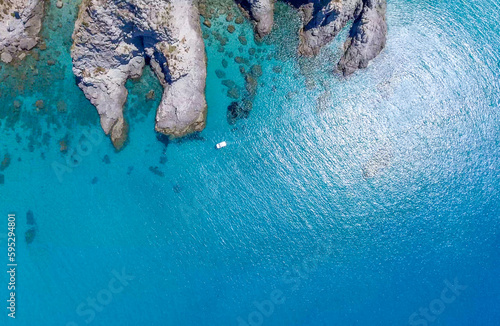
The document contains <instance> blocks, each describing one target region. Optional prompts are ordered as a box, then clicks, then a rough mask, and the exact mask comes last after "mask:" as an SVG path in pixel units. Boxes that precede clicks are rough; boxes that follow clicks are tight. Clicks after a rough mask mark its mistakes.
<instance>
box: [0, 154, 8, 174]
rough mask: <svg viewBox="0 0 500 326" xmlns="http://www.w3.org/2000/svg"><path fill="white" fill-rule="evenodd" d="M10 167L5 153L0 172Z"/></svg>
mask: <svg viewBox="0 0 500 326" xmlns="http://www.w3.org/2000/svg"><path fill="white" fill-rule="evenodd" d="M9 165H10V155H9V154H8V153H7V154H5V155H4V156H3V160H2V163H0V171H3V170H5V169H6V168H8V167H9Z"/></svg>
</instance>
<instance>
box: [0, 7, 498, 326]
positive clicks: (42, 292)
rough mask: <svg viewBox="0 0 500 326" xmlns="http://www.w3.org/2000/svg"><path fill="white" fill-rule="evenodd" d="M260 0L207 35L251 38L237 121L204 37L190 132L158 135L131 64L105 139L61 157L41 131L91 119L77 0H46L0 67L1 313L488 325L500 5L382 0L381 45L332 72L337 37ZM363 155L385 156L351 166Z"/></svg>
mask: <svg viewBox="0 0 500 326" xmlns="http://www.w3.org/2000/svg"><path fill="white" fill-rule="evenodd" d="M278 9H279V10H278V13H277V14H276V18H277V27H276V29H277V30H276V31H275V32H274V35H273V36H272V39H273V41H275V42H273V43H272V44H270V45H268V44H261V45H255V44H254V43H253V37H252V36H251V26H250V25H249V24H244V25H236V28H237V31H236V32H235V33H234V34H229V33H227V32H225V33H224V35H225V36H227V37H228V38H229V43H228V44H227V45H226V46H225V52H226V53H227V52H233V53H234V55H235V56H236V55H242V56H246V57H248V54H247V51H248V49H249V48H251V47H253V48H255V49H257V51H258V52H257V55H259V56H260V59H257V58H255V57H254V59H253V62H254V63H256V62H259V63H260V64H261V65H262V68H263V71H264V74H263V76H262V77H261V78H260V79H259V87H258V91H257V95H256V97H255V98H254V102H253V111H252V112H251V115H250V117H249V118H248V119H244V120H241V121H238V122H237V123H236V124H235V125H229V124H228V121H227V119H226V110H227V106H228V105H229V104H230V103H231V101H232V100H231V99H230V98H227V97H226V96H225V94H226V91H227V88H226V87H225V86H223V85H221V79H219V78H218V77H217V76H216V73H215V71H216V70H217V69H220V70H224V71H225V72H226V74H227V78H229V79H232V80H234V81H235V82H236V83H237V84H239V86H240V87H241V88H243V87H244V81H243V77H242V76H241V75H240V72H239V71H238V65H237V64H235V63H234V61H233V59H232V58H228V57H227V56H226V54H225V53H222V52H218V49H219V43H218V42H217V41H216V40H215V39H214V37H213V36H211V37H210V38H209V39H207V40H206V43H207V52H208V53H207V54H208V61H209V63H208V81H207V91H206V93H207V101H208V105H209V113H208V123H207V128H206V129H205V130H204V131H203V132H202V133H200V134H199V135H197V136H196V137H191V138H189V139H185V140H182V141H171V142H170V143H169V144H168V146H166V145H165V144H164V143H163V142H161V141H159V140H158V139H157V135H156V134H155V132H154V130H153V129H154V128H153V126H154V114H155V108H156V106H157V104H158V101H159V95H158V94H161V90H160V86H159V85H158V83H157V82H156V81H155V78H154V76H153V75H152V73H151V72H150V70H149V69H148V68H146V69H145V71H144V76H143V78H142V79H141V80H140V81H131V82H129V83H128V86H129V91H130V94H129V99H128V102H127V105H126V115H127V118H128V120H129V122H130V127H131V129H130V135H129V139H130V140H129V143H128V144H127V146H126V148H125V149H124V150H123V151H121V152H119V153H116V152H115V151H114V149H113V148H112V146H111V144H110V141H109V140H108V139H107V138H104V137H102V138H100V137H98V138H97V140H95V142H93V143H91V148H88V151H86V152H85V156H83V157H82V158H81V159H80V160H79V161H78V162H71V161H68V162H66V160H65V157H66V156H65V155H64V154H63V153H61V152H60V140H62V139H64V140H65V141H66V144H67V146H68V149H69V151H71V150H76V149H77V148H79V144H83V145H81V146H83V147H82V149H81V150H83V149H84V147H85V146H84V145H85V144H84V141H85V140H88V139H87V138H86V137H87V136H85V135H88V134H91V135H101V131H100V127H99V125H98V116H97V113H96V111H95V109H94V108H93V107H92V106H91V105H90V103H89V102H88V101H87V100H86V99H85V97H84V96H83V93H82V92H81V91H80V90H79V89H78V87H77V86H76V85H75V82H74V77H73V75H72V73H71V58H70V56H69V47H70V45H71V33H72V23H73V17H74V15H75V13H76V11H75V10H76V4H74V3H71V4H68V3H66V5H65V7H64V9H62V10H57V9H56V8H55V3H51V8H50V10H49V16H48V18H47V19H46V20H45V22H44V31H43V35H44V36H45V37H46V39H45V42H46V44H47V50H46V51H40V52H39V56H40V58H39V61H36V60H34V59H33V58H32V57H29V58H28V59H27V60H26V61H24V62H23V64H22V65H21V66H18V67H8V66H6V65H2V69H1V70H0V96H1V97H0V100H1V107H0V128H1V136H0V137H1V138H0V139H1V141H0V150H1V152H0V154H1V157H0V159H3V158H4V155H5V154H6V153H8V154H9V156H10V159H11V161H10V165H9V166H8V167H7V168H6V169H4V170H3V171H0V173H1V174H2V175H3V176H4V183H3V184H0V195H1V203H0V214H1V215H2V216H4V219H2V220H4V221H6V220H7V214H8V213H11V212H15V213H16V214H17V247H16V249H17V261H18V264H19V265H18V267H17V268H18V274H17V283H18V284H17V316H16V317H17V318H16V320H15V321H13V320H11V319H10V318H8V317H7V310H6V309H5V308H2V310H0V311H3V312H2V313H1V314H0V324H2V325H14V324H15V325H30V326H31V325H61V326H75V325H87V324H91V325H124V326H125V325H134V326H135V325H221V326H222V325H245V324H244V322H240V321H239V320H238V318H241V319H240V320H245V322H246V323H248V324H249V325H315V326H316V325H412V324H413V325H427V324H428V325H498V324H499V320H500V309H499V306H500V284H499V282H498V275H500V264H499V261H500V222H499V214H500V198H499V186H500V155H499V154H500V152H499V145H500V135H499V132H498V131H499V128H500V111H499V106H500V80H499V77H498V76H499V74H500V27H499V25H498V24H497V22H498V21H500V6H499V4H498V3H497V2H496V0H482V1H464V0H460V1H452V2H444V1H426V0H412V1H403V0H389V3H388V15H387V19H388V24H389V35H388V44H387V48H386V49H385V50H384V52H383V53H382V54H381V55H380V56H379V57H378V58H377V59H375V60H374V61H373V63H372V64H371V65H370V67H369V68H368V69H366V70H363V71H359V72H358V73H356V74H355V75H354V76H352V77H350V78H348V79H344V78H340V77H339V76H338V75H336V74H334V73H332V68H333V66H334V65H335V63H336V62H337V61H338V58H339V57H340V54H341V50H340V47H341V44H342V37H341V38H340V39H339V40H336V41H334V42H333V43H332V44H331V45H330V46H329V47H327V48H325V49H323V51H322V53H321V54H320V56H319V57H318V58H316V59H313V60H306V59H297V58H295V57H294V56H293V55H292V56H290V54H293V53H294V50H293V49H294V48H295V47H296V42H297V40H296V39H297V36H296V35H295V34H287V33H288V32H289V31H293V30H294V28H295V27H296V24H297V17H295V16H294V15H293V12H291V11H290V10H286V8H285V7H284V6H283V5H280V6H279V8H278ZM291 17H294V19H290V18H291ZM58 24H61V25H60V26H58ZM223 24H226V25H227V23H225V19H224V18H223V17H221V20H220V22H219V23H217V22H214V24H213V25H214V26H213V27H212V30H213V29H218V30H219V31H225V28H226V25H223ZM204 31H205V32H207V29H206V28H205V27H204ZM208 32H210V31H208ZM240 33H244V34H245V35H246V36H247V39H248V41H249V44H248V45H247V46H244V47H243V46H241V45H240V43H239V41H238V35H240ZM346 33H347V30H346V31H344V33H343V35H344V36H345V35H346ZM284 36H287V37H284ZM239 47H242V51H243V54H241V53H240V51H239V49H238V48H239ZM259 50H260V51H259ZM264 51H265V52H264ZM268 54H272V55H273V58H271V60H265V59H264V58H267V55H268ZM275 54H276V55H275ZM223 58H225V59H226V60H227V61H228V62H229V65H228V67H227V68H223V66H222V63H221V60H222V59H223ZM49 59H53V60H56V64H55V65H54V66H49V65H47V60H49ZM276 66H280V67H281V69H282V71H281V72H280V73H277V72H276V71H275V70H276V69H273V68H274V67H276ZM35 69H36V70H37V71H38V74H37V75H35V74H34V70H35ZM150 89H155V90H156V94H157V95H156V98H155V100H152V101H147V100H146V99H145V97H144V94H145V93H147V92H148V91H149V90H150ZM40 99H43V100H44V108H43V109H41V110H36V107H35V105H34V103H35V101H37V100H40ZM14 100H17V101H19V103H20V104H21V106H20V108H19V109H15V107H14V104H13V103H14ZM61 101H63V102H64V103H63V104H61V103H62V102H61ZM60 102H61V103H60ZM64 106H66V110H63V109H62V108H63V107H64ZM58 107H59V110H58V109H57V108H58ZM61 111H62V112H61ZM222 140H226V141H227V142H228V146H227V147H226V148H224V149H223V150H215V149H214V145H215V144H216V143H218V142H220V141H222ZM377 153H384V159H383V160H382V161H384V162H385V168H383V169H380V170H379V171H377V173H375V176H374V177H372V178H364V177H363V169H364V168H365V169H366V167H367V166H370V165H372V166H373V165H374V166H380V164H379V163H380V161H381V159H380V155H379V154H377ZM68 164H70V165H71V168H67V169H66V170H62V171H63V172H61V170H58V171H59V175H57V174H56V173H55V171H54V166H56V167H59V168H60V167H61V166H67V165H68ZM377 164H378V165H377ZM153 172H156V173H153ZM28 210H31V211H32V212H33V216H34V219H35V222H36V226H35V228H36V237H35V239H34V240H33V242H32V243H30V244H27V243H26V241H25V240H24V234H25V232H26V231H27V230H28V229H29V228H31V227H33V226H32V225H28V221H27V219H26V213H27V211H28ZM6 224H7V223H6V222H5V223H4V224H2V225H4V226H3V228H4V230H0V248H4V249H1V250H0V251H1V252H4V254H5V259H4V261H6V258H7V254H6V248H7V240H6V236H5V233H6V232H4V231H7V225H6ZM4 266H5V265H4ZM4 268H6V267H4ZM6 269H7V268H6ZM122 273H125V274H126V275H129V276H130V277H129V278H126V279H123V278H122V282H121V283H120V281H119V280H118V281H116V274H122ZM1 275H2V276H1V277H0V279H1V280H2V282H1V284H2V287H1V288H0V294H1V297H2V298H3V300H7V298H8V291H7V288H6V283H7V281H8V277H7V276H8V275H6V273H1ZM455 282H458V284H460V287H459V288H458V289H456V288H453V289H454V290H455V293H454V292H453V291H451V290H449V286H447V284H450V283H451V284H453V283H455ZM452 287H453V286H452ZM464 287H465V288H464ZM110 288H111V289H113V290H114V292H116V293H114V294H112V292H110V291H109V289H110ZM446 288H448V290H445V289H446ZM443 291H444V292H443ZM443 293H444V294H443ZM109 294H111V295H112V296H111V297H109ZM443 295H444V297H443ZM96 297H97V298H98V300H97V301H96V303H95V304H96V306H94V307H91V306H90V305H91V304H92V302H91V301H90V302H87V298H89V299H90V300H92V298H96ZM273 299H274V302H275V303H273V307H272V309H271V306H270V305H269V302H272V301H269V300H273ZM3 300H2V302H4V305H5V307H6V306H7V304H6V301H3ZM283 301H284V302H283ZM258 306H260V307H261V309H263V311H264V313H262V312H258V308H257V307H258ZM421 308H424V309H425V308H426V309H430V310H429V311H428V312H427V313H426V312H425V310H419V309H421ZM256 311H257V312H256ZM424 314H426V315H427V319H426V317H425V315H424ZM412 315H413V317H412ZM249 319H250V321H249ZM87 322H89V323H87Z"/></svg>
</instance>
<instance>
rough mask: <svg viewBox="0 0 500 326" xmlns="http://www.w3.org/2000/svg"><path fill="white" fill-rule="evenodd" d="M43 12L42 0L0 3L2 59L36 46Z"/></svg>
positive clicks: (10, 0) (8, 0) (19, 0)
mask: <svg viewBox="0 0 500 326" xmlns="http://www.w3.org/2000/svg"><path fill="white" fill-rule="evenodd" d="M43 10H44V1H43V0H4V1H0V53H1V54H2V56H4V58H8V57H9V56H10V57H14V56H18V53H19V52H22V51H29V50H31V49H32V48H34V47H35V46H36V44H37V42H38V39H39V38H38V33H39V32H40V29H41V27H42V18H43ZM3 61H4V60H3ZM4 62H5V61H4Z"/></svg>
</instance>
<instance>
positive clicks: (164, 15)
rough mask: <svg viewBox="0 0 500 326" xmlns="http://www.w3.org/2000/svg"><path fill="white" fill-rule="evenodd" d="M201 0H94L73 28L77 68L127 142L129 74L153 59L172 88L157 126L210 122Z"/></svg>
mask: <svg viewBox="0 0 500 326" xmlns="http://www.w3.org/2000/svg"><path fill="white" fill-rule="evenodd" d="M195 4H196V3H195V1H194V0H165V1H154V0H138V1H133V2H132V1H128V0H127V1H122V0H104V1H103V0H88V1H84V2H83V3H82V5H81V7H80V12H79V15H78V19H77V21H76V24H75V31H74V33H73V47H72V51H71V56H72V58H73V72H74V74H75V76H76V79H77V83H78V86H79V87H80V88H81V89H82V90H83V92H84V93H85V96H86V97H87V98H88V99H89V100H90V101H91V103H92V104H94V105H95V106H96V108H97V111H98V113H99V115H100V117H101V126H102V128H103V130H104V132H105V133H106V134H108V135H111V140H112V142H113V144H114V145H115V147H116V148H120V147H121V146H123V143H124V141H125V139H126V137H127V129H128V128H127V124H126V121H125V119H124V116H123V105H124V103H125V101H126V98H127V89H126V88H125V82H126V81H127V79H129V78H139V77H140V76H141V74H142V69H143V67H144V65H145V63H146V59H147V60H148V61H149V63H150V65H151V67H152V69H153V70H154V72H155V74H156V76H157V77H158V79H159V81H160V83H161V84H162V86H163V88H164V92H163V96H162V100H161V102H160V105H159V107H158V110H157V115H156V128H155V129H156V131H158V132H161V133H164V134H166V135H171V136H174V137H180V136H183V135H185V134H188V133H190V132H194V131H200V130H202V129H203V128H204V127H205V118H206V101H205V79H206V56H205V48H204V43H203V39H202V35H201V28H200V18H199V13H198V9H197V6H196V5H195Z"/></svg>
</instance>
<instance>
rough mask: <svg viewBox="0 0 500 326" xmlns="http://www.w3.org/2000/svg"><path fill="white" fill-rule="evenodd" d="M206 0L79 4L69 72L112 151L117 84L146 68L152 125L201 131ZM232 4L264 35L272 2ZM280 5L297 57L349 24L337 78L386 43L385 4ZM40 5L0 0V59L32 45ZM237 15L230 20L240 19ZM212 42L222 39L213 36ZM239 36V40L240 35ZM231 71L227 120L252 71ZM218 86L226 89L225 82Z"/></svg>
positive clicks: (314, 0) (121, 91)
mask: <svg viewBox="0 0 500 326" xmlns="http://www.w3.org/2000/svg"><path fill="white" fill-rule="evenodd" d="M211 1H212V2H214V3H215V2H217V1H218V0H200V1H198V0H162V1H157V0H134V1H132V0H82V3H81V5H80V9H79V14H78V17H77V20H76V23H75V29H74V32H73V45H72V47H71V57H72V60H73V73H74V75H75V77H76V83H77V85H78V86H79V87H80V88H81V89H82V91H83V93H84V94H85V96H86V97H87V98H88V99H89V100H90V102H91V103H92V104H93V105H94V106H95V107H96V109H97V111H98V113H99V116H100V123H101V126H102V129H103V130H104V132H105V133H106V134H107V135H109V136H110V138H111V141H112V143H113V145H114V146H115V148H116V149H118V150H119V149H121V148H122V147H123V146H124V144H125V142H126V140H127V133H128V124H127V121H125V118H124V114H123V107H124V104H125V102H126V99H127V95H128V92H127V89H126V87H125V83H126V82H127V80H128V79H135V78H140V77H141V75H142V71H143V68H144V66H145V65H149V66H150V67H151V68H152V70H153V71H154V73H155V75H156V77H157V78H158V80H159V82H160V83H161V85H162V86H163V94H162V98H161V101H160V103H159V105H158V108H157V113H156V123H155V130H156V131H157V132H160V133H162V134H165V135H167V136H170V137H182V136H185V135H187V134H189V133H192V132H196V131H201V130H203V129H204V127H205V124H206V122H205V120H206V115H207V104H206V99H205V86H206V76H207V70H206V64H207V58H206V54H205V44H204V40H203V39H204V38H206V37H205V35H203V34H202V29H201V20H200V17H203V25H204V28H208V29H209V28H210V26H211V22H210V19H211V18H212V14H214V12H215V11H216V10H214V8H212V7H211V6H215V4H211V3H210V2H211ZM234 1H235V2H236V4H237V5H238V7H239V8H240V11H241V13H243V15H244V16H246V17H247V18H248V19H250V20H251V21H252V22H253V25H254V29H255V36H256V40H258V41H259V42H261V41H262V40H264V39H266V36H267V35H268V34H270V33H271V32H272V29H273V25H274V17H273V16H274V10H275V0H234ZM284 2H286V3H287V4H288V5H290V6H292V7H293V8H295V10H296V11H297V12H298V14H299V16H300V18H301V27H300V29H299V31H297V32H298V34H299V44H298V49H297V53H298V54H299V55H302V56H306V57H307V56H315V55H317V54H318V53H319V51H320V49H321V48H322V47H323V46H325V45H326V44H328V43H329V42H330V41H332V40H333V39H334V38H335V37H336V36H337V35H338V34H339V32H340V31H341V30H342V29H343V28H344V27H345V26H346V25H347V24H348V23H349V22H350V21H352V22H353V24H352V27H351V30H350V32H349V36H348V38H347V40H346V41H345V43H344V53H343V55H342V57H341V59H340V60H339V62H338V64H337V66H336V67H335V69H336V70H337V71H339V72H341V73H342V74H343V75H344V76H348V75H350V74H352V73H354V72H355V71H356V70H357V69H360V68H366V67H367V66H368V63H369V62H370V61H371V60H372V59H374V58H375V57H376V56H377V55H378V54H379V53H380V52H381V51H382V49H383V48H384V47H385V43H386V34H387V24H386V20H385V14H386V0H331V1H324V0H284ZM221 3H222V2H221ZM43 6H44V1H43V0H0V9H1V12H0V18H1V19H0V55H1V59H2V61H4V62H7V63H8V62H12V61H15V60H19V59H22V58H23V57H24V56H25V54H24V52H25V51H29V50H30V49H32V48H33V47H35V46H36V44H37V42H38V36H37V35H38V33H39V32H40V29H41V20H42V17H43V10H44V8H43ZM57 6H58V7H60V6H59V5H57ZM219 6H220V7H221V8H222V9H221V12H222V14H224V12H230V9H228V8H229V7H230V6H233V7H234V3H232V4H231V2H230V0H227V1H226V3H225V4H224V5H222V4H219ZM217 11H218V10H217ZM236 11H238V9H237V8H236ZM239 15H240V17H238V18H237V19H236V20H235V23H236V24H241V23H242V21H244V19H243V17H241V14H239ZM233 19H234V18H233V14H232V13H229V14H227V21H228V22H230V21H232V20H233ZM234 30H235V27H234V26H233V25H230V26H228V32H229V33H233V32H234ZM205 34H206V33H205ZM214 35H219V34H217V33H215V34H214ZM219 38H220V40H223V39H224V37H222V36H220V35H219ZM239 40H240V42H241V43H242V44H243V45H244V44H246V39H244V37H243V36H241V35H240V36H239ZM221 49H222V51H223V48H222V46H221ZM254 52H255V50H254ZM235 61H236V62H237V63H238V64H240V65H241V64H245V60H244V58H240V57H235ZM226 65H227V62H226ZM255 67H260V66H259V65H255ZM332 68H334V67H332ZM240 71H242V73H244V75H245V80H246V89H247V96H245V98H244V100H243V101H242V102H241V103H238V102H234V103H233V104H232V105H231V106H230V109H229V111H228V121H231V123H234V121H235V119H237V118H239V117H242V116H243V117H246V116H248V113H249V112H250V110H251V103H250V102H251V101H252V99H253V96H254V95H255V93H256V87H257V81H256V80H257V78H258V76H257V77H256V76H255V73H246V72H245V69H244V68H243V67H242V66H240ZM218 73H219V75H220V77H219V78H222V77H223V76H224V73H223V72H220V71H219V72H218ZM219 75H218V76H219ZM224 82H226V84H228V85H229V81H224ZM229 86H231V85H229ZM229 86H228V87H229ZM229 88H230V89H229V90H228V94H229V95H230V97H232V98H234V99H237V98H239V92H237V90H238V89H237V88H236V87H229Z"/></svg>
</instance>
